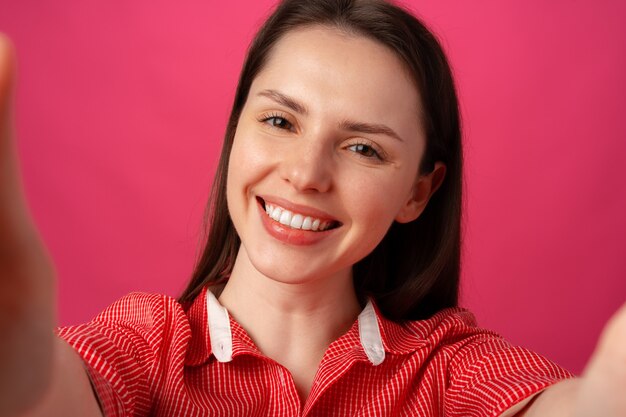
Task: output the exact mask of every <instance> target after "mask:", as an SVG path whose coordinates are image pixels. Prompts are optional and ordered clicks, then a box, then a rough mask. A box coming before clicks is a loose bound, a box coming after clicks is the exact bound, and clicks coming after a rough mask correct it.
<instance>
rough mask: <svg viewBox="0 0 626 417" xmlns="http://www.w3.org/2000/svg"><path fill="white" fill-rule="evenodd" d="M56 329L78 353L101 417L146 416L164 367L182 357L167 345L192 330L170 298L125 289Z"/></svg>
mask: <svg viewBox="0 0 626 417" xmlns="http://www.w3.org/2000/svg"><path fill="white" fill-rule="evenodd" d="M57 334H58V336H59V337H61V338H62V339H64V340H65V341H66V342H67V343H69V344H70V345H71V346H72V347H73V348H74V349H75V350H76V352H78V354H79V355H80V356H81V357H82V359H83V361H84V363H85V367H86V369H87V372H88V374H89V377H90V379H91V382H92V385H93V388H94V390H95V392H96V395H97V397H98V400H99V402H100V406H101V408H102V411H103V413H104V415H105V416H106V417H113V416H145V415H148V414H149V412H150V410H151V408H152V404H153V401H154V393H155V392H156V391H157V390H158V387H159V385H160V384H162V383H163V379H164V375H165V372H166V370H167V372H172V371H174V372H176V369H174V368H173V365H175V364H177V363H178V364H182V363H183V362H184V351H185V350H184V349H170V347H171V346H172V344H175V345H176V346H181V343H182V344H185V343H186V342H187V341H188V340H189V338H190V335H191V333H190V330H189V325H188V321H187V318H186V316H185V314H184V312H183V310H182V308H181V306H180V305H179V304H178V303H177V302H176V301H175V300H174V299H172V298H170V297H166V296H162V295H153V294H145V293H132V294H129V295H127V296H125V297H123V298H122V299H120V300H119V301H117V302H115V303H114V304H112V305H111V306H109V307H108V308H107V309H106V310H104V311H103V312H102V313H100V314H99V315H98V316H96V317H95V318H94V319H93V320H92V321H90V322H88V323H86V324H81V325H78V326H70V327H61V328H58V329H57ZM176 355H178V356H181V355H182V357H180V358H176V357H175V356H176ZM180 371H181V372H182V366H181V370H180Z"/></svg>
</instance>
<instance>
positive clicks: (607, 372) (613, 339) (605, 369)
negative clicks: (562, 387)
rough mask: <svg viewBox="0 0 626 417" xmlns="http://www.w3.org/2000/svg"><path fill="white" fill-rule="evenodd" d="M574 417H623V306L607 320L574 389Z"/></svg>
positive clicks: (625, 339)
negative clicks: (575, 391)
mask: <svg viewBox="0 0 626 417" xmlns="http://www.w3.org/2000/svg"><path fill="white" fill-rule="evenodd" d="M574 413H575V414H574V415H575V416H576V417H590V416H602V417H618V416H619V417H626V304H624V305H623V306H622V307H621V308H620V309H619V310H618V311H617V313H615V315H614V316H613V317H612V318H611V319H610V320H609V322H608V323H607V325H606V327H605V328H604V331H603V332H602V335H601V336H600V340H599V342H598V346H597V347H596V350H595V352H594V353H593V355H592V357H591V360H590V361H589V363H588V365H587V367H586V369H585V371H584V372H583V375H582V377H581V379H580V384H579V386H578V395H577V401H576V404H575V407H574Z"/></svg>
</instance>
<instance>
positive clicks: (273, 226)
mask: <svg viewBox="0 0 626 417" xmlns="http://www.w3.org/2000/svg"><path fill="white" fill-rule="evenodd" d="M257 206H258V207H259V214H260V215H261V221H262V222H263V226H264V227H265V230H267V232H268V233H269V234H270V235H271V236H272V237H274V238H275V239H277V240H280V241H281V242H284V243H288V244H290V245H298V246H306V245H314V244H316V243H318V242H319V241H321V240H323V239H326V238H327V237H329V235H331V234H332V233H333V232H334V231H335V230H337V229H330V230H324V231H323V232H313V231H310V230H302V229H292V228H291V227H288V226H285V225H284V224H282V223H279V222H277V221H275V220H273V219H271V218H270V216H268V215H267V212H266V211H265V209H264V208H263V206H262V205H261V203H258V204H257Z"/></svg>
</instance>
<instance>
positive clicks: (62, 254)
mask: <svg viewBox="0 0 626 417" xmlns="http://www.w3.org/2000/svg"><path fill="white" fill-rule="evenodd" d="M271 3H272V2H271V1H257V0H254V1H246V2H242V1H239V2H221V1H220V2H215V1H213V2H207V1H189V2H178V3H177V4H176V5H174V2H170V1H162V0H158V1H154V0H150V1H148V0H135V1H132V2H129V1H106V2H105V1H101V2H85V1H82V0H66V1H64V2H59V1H53V0H37V1H35V0H23V1H14V0H0V31H4V32H6V33H8V34H9V36H10V37H11V38H12V39H13V40H14V42H15V44H16V46H17V50H18V57H19V88H18V90H17V96H16V104H17V120H16V121H17V130H18V132H19V139H20V143H19V148H20V152H21V158H22V165H23V172H24V177H25V185H26V190H27V193H28V197H29V199H30V202H31V205H32V210H33V213H34V216H35V218H36V220H37V222H38V224H39V226H40V229H41V232H42V233H43V236H44V238H45V241H46V242H47V244H48V247H49V249H50V251H51V253H52V255H53V256H54V259H55V260H56V265H57V269H58V275H59V311H60V321H61V323H62V324H69V323H76V322H83V321H86V320H88V319H89V318H91V317H92V316H93V315H94V314H96V313H97V312H99V311H100V310H102V309H103V308H104V307H105V306H106V305H108V304H110V303H111V302H112V301H114V300H115V299H117V298H118V297H120V296H122V295H124V294H125V293H128V292H129V291H132V290H144V291H151V292H160V293H167V294H170V295H173V296H176V295H177V294H179V292H180V291H181V290H182V288H183V287H184V284H185V282H186V281H187V279H188V277H189V274H190V272H191V270H192V266H193V263H194V259H195V256H196V250H197V241H198V238H199V235H200V233H199V231H200V226H201V217H202V213H203V208H204V204H205V201H206V198H207V195H208V189H209V185H210V180H211V177H212V175H213V172H214V169H215V166H216V162H217V158H218V151H219V148H220V144H221V138H222V134H223V131H224V126H225V122H226V118H227V115H228V111H229V106H230V103H231V100H232V96H233V93H234V89H235V83H236V79H237V76H238V71H239V68H240V65H241V62H242V59H243V55H244V51H245V48H246V46H247V44H248V42H249V40H250V39H251V37H252V35H253V33H254V31H255V28H257V27H258V25H259V24H260V22H262V20H263V18H264V16H266V14H267V11H268V9H269V6H270V4H271ZM407 4H409V5H410V7H411V8H412V9H414V10H416V11H418V12H419V14H420V15H421V16H423V17H424V19H425V20H426V22H428V24H429V25H430V26H431V27H432V28H433V29H434V30H435V32H436V33H438V34H439V35H440V36H441V38H442V41H443V44H444V46H445V48H446V49H447V51H448V52H449V54H450V57H451V61H452V63H453V66H454V68H455V72H456V76H457V81H458V84H459V90H460V96H461V101H462V110H463V115H464V123H465V141H466V142H465V149H466V158H467V165H466V173H467V191H466V200H467V211H466V214H467V217H466V222H465V231H466V234H465V248H464V250H465V253H464V268H463V280H464V281H463V305H465V306H467V307H469V308H471V309H472V310H473V311H474V312H475V313H476V314H477V316H478V318H479V321H480V323H481V324H482V325H484V326H486V327H490V328H493V329H495V330H497V331H499V332H500V333H502V334H504V335H505V336H506V337H507V338H508V339H510V340H511V341H512V342H514V343H516V344H522V345H525V346H527V347H530V348H532V349H534V350H536V351H538V352H540V353H543V354H545V355H547V356H548V357H550V358H552V359H553V360H555V361H557V362H558V363H560V364H562V365H564V366H566V367H568V368H569V369H571V370H573V371H575V372H580V371H581V370H582V368H583V366H584V363H585V362H586V361H587V359H588V357H589V355H590V353H591V352H592V350H593V347H594V345H595V343H596V340H597V337H598V335H599V333H600V330H601V328H602V326H603V324H604V323H605V322H606V320H607V319H608V317H609V316H610V315H611V313H612V312H614V311H615V310H616V308H617V307H618V306H619V305H620V304H621V303H623V302H624V301H625V300H626V256H624V255H625V251H624V248H625V247H626V216H624V213H625V212H626V192H625V191H624V187H623V184H622V183H623V181H624V180H625V179H626V175H625V173H624V166H625V165H626V124H625V123H624V122H623V118H622V117H623V113H624V110H625V109H626V86H625V79H626V77H625V74H626V52H625V51H626V26H624V24H623V22H624V21H625V19H626V7H625V6H624V4H625V3H624V2H620V1H613V2H611V1H604V2H596V1H591V0H586V1H582V0H581V1H555V2H545V1H543V0H541V1H540V0H533V1H521V0H519V1H511V2H501V1H495V0H492V1H481V2H462V1H441V0H430V1H425V0H424V1H419V2H418V1H414V2H412V3H407ZM218 6H219V7H218Z"/></svg>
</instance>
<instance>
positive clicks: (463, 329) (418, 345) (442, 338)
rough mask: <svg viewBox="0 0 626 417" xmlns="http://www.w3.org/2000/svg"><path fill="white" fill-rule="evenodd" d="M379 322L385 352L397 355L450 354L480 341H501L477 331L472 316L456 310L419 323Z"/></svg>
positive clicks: (480, 330)
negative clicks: (420, 351) (426, 351)
mask: <svg viewBox="0 0 626 417" xmlns="http://www.w3.org/2000/svg"><path fill="white" fill-rule="evenodd" d="M382 321H383V326H382V328H383V331H384V333H385V339H386V341H387V343H388V345H389V348H390V349H391V350H397V351H398V353H405V354H406V353H409V352H411V351H416V350H422V349H428V350H440V349H445V350H447V351H451V352H452V351H456V350H459V349H461V348H463V347H464V346H465V345H467V344H470V343H474V342H477V341H481V340H502V338H501V337H500V336H499V335H498V334H497V333H496V332H493V331H490V330H487V329H483V328H481V327H479V326H478V325H477V323H476V319H475V317H474V315H473V314H472V313H471V312H470V311H468V310H466V309H463V308H459V307H454V308H446V309H444V310H441V311H439V312H437V313H436V314H434V315H433V316H432V317H430V318H428V319H423V320H414V321H404V322H400V323H396V322H391V321H388V320H386V319H383V320H382Z"/></svg>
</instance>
